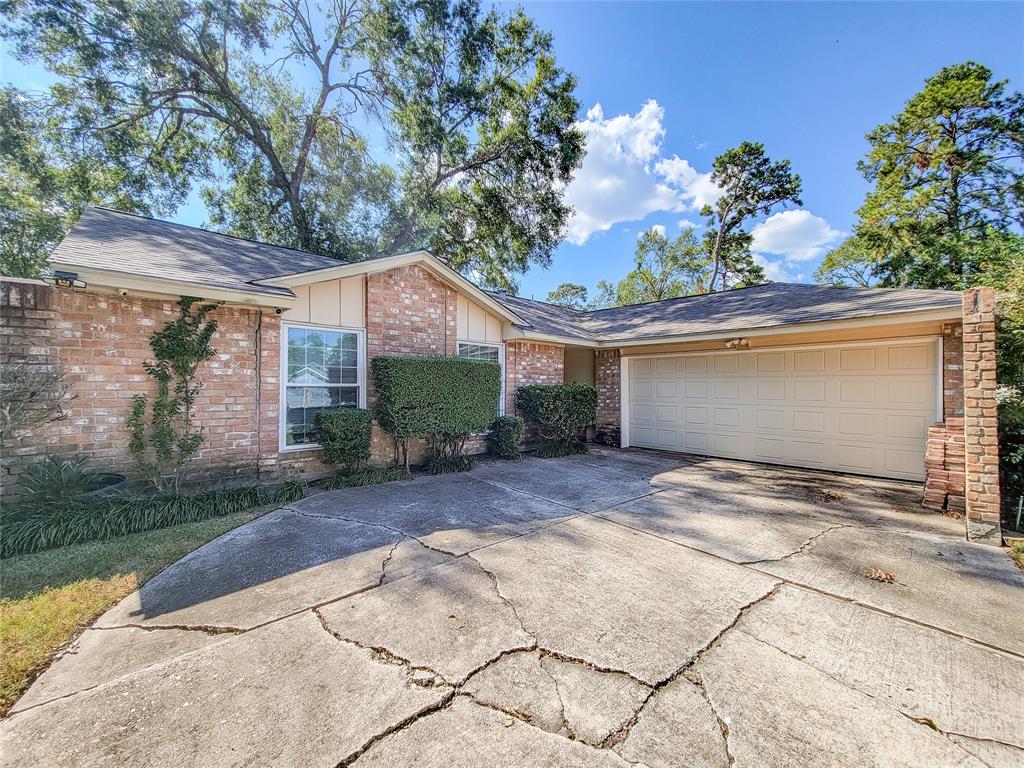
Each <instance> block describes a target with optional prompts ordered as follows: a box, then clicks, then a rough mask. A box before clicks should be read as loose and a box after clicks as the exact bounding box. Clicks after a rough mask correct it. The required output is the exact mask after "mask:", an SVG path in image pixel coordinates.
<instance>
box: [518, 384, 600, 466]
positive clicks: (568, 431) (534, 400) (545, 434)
mask: <svg viewBox="0 0 1024 768" xmlns="http://www.w3.org/2000/svg"><path fill="white" fill-rule="evenodd" d="M516 407H517V408H518V409H519V411H520V412H522V414H523V415H524V416H525V417H526V420H527V421H529V422H531V423H532V424H535V425H536V426H537V431H538V433H539V434H540V437H541V440H542V441H543V442H542V443H541V446H540V448H539V449H538V450H537V455H538V456H543V457H552V456H568V455H569V454H573V453H586V452H587V445H586V443H584V442H583V441H582V440H580V437H579V436H580V433H581V432H583V430H584V429H586V428H587V427H588V426H590V425H591V424H594V423H595V422H596V421H597V390H596V389H594V387H592V386H590V385H589V384H530V385H528V386H525V387H520V388H519V389H517V390H516Z"/></svg>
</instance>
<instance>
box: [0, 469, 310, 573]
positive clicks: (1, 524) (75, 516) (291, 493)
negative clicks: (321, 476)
mask: <svg viewBox="0 0 1024 768" xmlns="http://www.w3.org/2000/svg"><path fill="white" fill-rule="evenodd" d="M305 495H306V485H305V483H303V482H301V481H299V480H289V481H288V482H286V483H283V484H282V485H280V486H278V487H277V488H267V487H266V486H262V485H248V486H242V487H239V488H218V489H215V490H212V491H204V492H202V493H196V494H191V495H187V496H185V495H173V494H162V495H156V496H127V495H116V496H79V497H75V498H72V499H67V500H65V501H62V502H56V503H54V502H51V503H48V504H31V503H24V504H18V505H12V506H13V507H14V508H13V509H11V508H8V509H5V510H4V515H3V518H2V519H0V557H4V558H6V557H13V556H15V555H26V554H29V553H31V552H39V551H41V550H44V549H53V548H54V547H64V546H68V545H69V544H80V543H82V542H85V541H96V540H99V539H112V538H114V537H116V536H125V535H127V534H129V533H141V532H143V531H152V530H155V529H157V528H168V527H170V526H172V525H181V524H182V523H194V522H197V521H199V520H207V519H209V518H211V517H223V516H224V515H231V514H234V513H235V512H242V511H244V510H247V509H254V508H255V507H261V506H263V505H264V504H271V503H274V504H288V503H289V502H292V501H297V500H298V499H301V498H302V497H304V496H305Z"/></svg>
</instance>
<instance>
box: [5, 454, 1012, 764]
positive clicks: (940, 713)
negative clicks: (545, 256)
mask: <svg viewBox="0 0 1024 768" xmlns="http://www.w3.org/2000/svg"><path fill="white" fill-rule="evenodd" d="M495 467H498V468H501V469H502V470H505V471H507V473H508V477H509V478H510V480H509V482H510V486H509V487H502V485H501V483H502V482H503V478H502V477H501V476H498V475H494V476H493V477H492V476H491V474H492V473H495V472H496V470H495ZM483 475H486V478H485V477H482V476H483ZM513 485H514V486H516V487H518V488H520V490H516V489H515V488H513V487H511V486H513ZM908 487H909V486H907V485H906V484H899V483H887V482H886V481H875V480H867V479H863V478H852V477H842V476H837V475H829V474H824V473H814V472H809V471H808V472H805V471H802V470H788V469H781V468H772V467H765V466H757V465H749V464H742V463H739V462H729V461H726V460H706V459H699V458H695V457H669V456H667V455H665V454H654V453H647V452H641V451H627V452H618V451H613V450H607V449H595V451H594V453H592V454H590V455H587V456H576V457H567V458H564V459H553V460H536V461H527V462H523V463H522V464H515V465H512V464H485V465H482V466H481V467H479V468H478V469H477V470H474V471H473V472H470V473H466V474H463V475H458V476H452V475H448V476H440V477H436V478H428V479H423V480H420V479H417V480H415V481H412V482H403V483H397V484H389V485H385V486H375V487H367V488H361V489H345V490H343V491H338V492H332V493H324V494H320V495H319V496H316V497H313V498H310V499H307V500H305V501H303V502H299V503H298V504H296V505H295V506H296V509H285V510H281V511H278V512H277V513H272V514H271V515H269V516H266V517H264V518H261V519H259V520H257V521H254V522H252V523H250V524H248V525H246V526H243V527H241V528H239V529H236V530H235V531H233V532H231V533H229V534H227V535H226V536H224V537H222V538H221V539H218V540H217V541H215V542H212V543H211V544H210V545H208V546H207V547H204V548H202V549H200V550H198V551H197V552H196V553H194V554H193V555H190V556H189V557H187V558H185V559H184V560H182V561H180V562H179V563H177V564H175V565H174V566H172V567H171V568H170V569H168V571H166V572H165V573H164V574H163V575H161V576H159V577H157V578H156V579H154V580H153V581H151V582H150V583H149V585H147V586H146V587H145V588H144V589H143V591H142V593H141V594H139V595H136V596H135V597H134V598H131V599H129V600H128V601H126V602H125V603H124V604H122V605H120V606H118V607H116V608H115V609H114V610H112V611H111V612H110V613H108V614H107V615H106V616H104V617H103V618H102V619H101V622H100V623H101V625H103V626H105V627H108V628H105V629H93V630H89V631H87V632H86V634H85V635H84V636H83V638H82V639H81V641H80V642H79V644H78V646H77V648H76V649H75V650H74V651H73V652H72V653H69V654H67V655H66V656H65V657H63V658H62V659H60V660H59V661H58V662H57V663H56V664H55V665H54V666H53V668H52V670H51V671H50V672H48V673H46V674H45V675H43V677H42V678H41V679H40V681H39V682H38V683H37V686H36V687H34V688H33V689H31V690H30V692H29V694H28V695H27V696H26V698H25V699H24V700H23V702H21V703H20V707H21V709H20V711H18V712H16V713H15V714H13V715H12V716H11V717H10V718H9V719H8V720H6V721H5V722H3V723H2V725H0V750H2V757H0V764H2V765H14V764H17V765H18V766H19V767H20V766H22V765H25V766H34V765H47V766H49V765H58V766H62V765H68V766H70V765H75V766H78V765H84V766H93V765H111V764H116V765H122V764H123V765H129V766H130V765H143V764H146V765H150V764H167V765H182V764H202V765H204V766H205V765H303V766H310V767H311V768H316V767H317V766H325V768H341V767H342V766H346V765H351V764H356V765H366V764H371V765H374V764H381V765H385V764H386V765H417V766H422V765H437V766H443V767H444V768H449V766H450V765H456V766H460V765H483V766H486V767H487V768H493V766H495V765H552V766H554V765H557V766H565V765H587V766H591V765H598V766H603V765H615V766H621V765H626V764H637V765H640V764H643V765H649V766H652V768H656V767H657V766H675V765H694V766H699V765H707V766H713V767H714V768H719V766H721V767H722V768H725V766H726V765H727V764H728V763H729V761H730V760H733V761H734V764H735V765H743V764H747V765H785V766H787V768H790V767H791V766H792V767H793V768H802V767H804V766H806V768H818V766H821V765H829V766H833V765H834V766H844V765H851V766H852V765H857V766H858V768H859V766H862V765H879V766H881V765H885V766H898V765H915V766H916V765H944V766H945V765H963V766H976V765H981V764H986V765H988V766H997V765H998V766H1000V768H1002V766H1015V765H1020V764H1021V754H1022V751H1021V750H1019V749H1017V746H1016V745H1019V744H1020V743H1021V739H1020V738H1019V731H1020V726H1019V723H1020V717H1019V716H1017V715H1016V713H1017V712H1020V711H1021V710H1022V708H1024V705H1022V702H1021V694H1020V693H1019V692H1018V690H1017V688H1018V687H1019V686H1016V683H1017V682H1018V681H1019V680H1020V679H1021V673H1020V666H1019V665H1020V663H1021V659H1020V656H1021V651H1020V648H1019V644H1020V643H1021V642H1024V639H1022V638H1021V637H1020V633H1019V627H1018V624H1019V622H1014V621H1013V620H1012V619H1013V618H1014V617H1015V616H1016V615H1017V614H1019V606H1020V604H1021V602H1022V600H1021V597H1022V596H1024V590H1022V589H1021V587H1022V586H1024V584H1022V580H1024V576H1022V574H1020V573H1019V572H1018V571H1017V570H1016V569H1015V568H1014V566H1013V564H1012V563H1011V561H1010V560H1009V559H1008V558H1006V557H1005V555H1004V554H1003V553H1001V552H999V551H997V550H993V549H991V548H987V547H979V546H975V545H971V544H968V543H966V542H964V541H963V530H962V524H958V523H956V522H955V521H952V520H949V519H948V518H945V517H943V516H941V515H925V514H921V513H920V512H919V511H918V509H919V508H914V505H915V504H916V501H914V499H912V498H910V497H911V496H913V494H910V493H909V492H908V490H907V488H908ZM638 491H639V492H640V493H639V494H638ZM530 494H533V495H530ZM634 494H637V495H643V496H645V498H644V499H642V500H639V501H637V500H635V496H634ZM544 495H550V498H552V499H554V500H545V499H543V498H540V496H544ZM908 499H910V500H909V501H908ZM615 504H618V505H619V508H618V509H616V510H614V511H608V509H607V507H608V506H609V505H615ZM567 505H568V506H567ZM579 509H582V510H587V511H593V510H595V509H598V510H602V511H599V515H597V516H595V515H588V514H586V513H585V512H578V511H577V510H579ZM609 518H610V519H609ZM624 524H625V525H628V526H631V527H625V525H624ZM638 528H639V529H642V530H637V529H638ZM702 550H703V551H702ZM456 556H457V557H456ZM751 559H753V560H754V561H755V562H753V563H752V564H739V563H737V562H736V561H749V560H751ZM871 567H877V568H879V569H882V570H887V571H891V572H893V573H895V575H896V583H894V584H882V583H879V582H875V581H870V580H868V579H866V578H865V577H864V572H865V571H866V570H867V569H868V568H871ZM783 579H788V580H790V581H791V582H800V583H804V584H807V585H808V586H806V587H798V586H795V585H793V584H785V585H784V584H783V582H782V580H783ZM815 589H816V590H819V591H818V592H812V591H810V590H815ZM852 601H861V602H863V603H865V604H868V605H873V606H876V608H873V609H869V608H867V607H864V606H862V605H858V604H856V603H854V602H852ZM311 606H315V607H314V608H313V609H312V610H310V608H311ZM122 622H123V623H126V624H128V625H132V624H140V625H142V627H144V629H143V628H134V627H130V628H116V627H117V626H118V624H119V623H122ZM922 622H923V623H922ZM109 627H115V628H109ZM251 627H254V628H252V629H249V628H251ZM937 627H942V628H944V629H943V630H940V629H938V628H937ZM243 630H246V631H243ZM215 633H221V634H215ZM955 633H960V634H962V635H966V636H968V637H972V638H975V639H976V640H977V642H969V641H967V640H964V639H961V638H960V637H958V636H956V634H955ZM985 643H988V646H986V645H985ZM989 646H997V647H998V648H997V649H993V648H992V647H989ZM1015 654H1016V655H1015ZM55 696H56V697H57V698H53V697H55ZM912 718H916V719H912ZM939 729H941V730H942V731H944V733H943V732H940V730H939ZM594 745H599V746H594ZM2 761H6V762H2Z"/></svg>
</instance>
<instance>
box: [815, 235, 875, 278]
mask: <svg viewBox="0 0 1024 768" xmlns="http://www.w3.org/2000/svg"><path fill="white" fill-rule="evenodd" d="M875 270H876V265H875V263H874V261H873V258H872V255H871V253H870V251H869V250H868V249H867V248H866V247H865V245H864V241H863V240H861V239H859V238H857V237H851V238H848V239H847V240H844V241H843V242H842V243H840V244H839V246H838V247H836V248H833V249H832V250H831V251H829V252H828V253H826V254H825V258H824V259H823V260H822V262H821V266H819V267H818V268H817V269H816V270H815V271H814V279H815V280H816V281H817V282H819V283H822V284H828V285H852V286H856V287H858V288H869V287H871V286H873V285H875V284H877V282H878V278H877V276H876V274H875Z"/></svg>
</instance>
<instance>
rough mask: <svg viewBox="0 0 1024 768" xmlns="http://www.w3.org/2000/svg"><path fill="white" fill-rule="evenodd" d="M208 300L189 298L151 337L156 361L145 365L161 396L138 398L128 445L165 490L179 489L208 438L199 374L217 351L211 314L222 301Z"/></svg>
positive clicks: (134, 400) (134, 401)
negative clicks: (198, 412)
mask: <svg viewBox="0 0 1024 768" xmlns="http://www.w3.org/2000/svg"><path fill="white" fill-rule="evenodd" d="M202 301H203V300H202V299H198V298H195V297H193V296H183V297H182V298H181V300H180V301H178V307H179V309H180V312H179V314H178V317H176V318H175V319H174V320H172V321H170V322H169V323H167V325H165V326H164V327H163V328H161V329H160V330H158V331H156V332H154V333H153V335H152V336H150V339H149V346H150V348H151V349H152V350H153V354H154V356H155V357H156V362H152V363H151V362H149V361H147V362H145V363H144V364H143V367H144V368H145V370H146V373H147V374H149V376H150V377H152V378H153V379H154V380H155V381H156V383H157V394H156V397H155V398H154V399H153V400H152V404H151V403H150V397H149V395H146V394H137V395H135V396H134V397H133V398H132V414H131V417H130V418H129V419H128V429H129V430H130V431H131V441H130V442H129V444H128V449H129V451H130V452H131V454H132V457H133V459H134V460H135V465H136V467H137V468H138V470H139V471H140V472H141V473H142V474H143V475H144V476H145V477H146V478H147V479H148V480H149V481H150V482H151V483H152V484H153V486H154V487H155V488H157V489H158V490H160V491H177V490H178V489H179V487H180V485H181V481H182V480H183V479H184V475H185V470H186V467H187V465H188V463H189V461H190V460H191V459H192V458H193V457H194V456H195V455H196V454H197V453H198V452H199V447H200V446H201V445H202V444H203V440H204V435H203V429H202V427H199V426H196V424H195V422H194V416H195V401H196V397H197V395H198V394H199V392H200V390H201V389H202V388H203V384H202V382H201V381H196V373H197V372H198V370H199V366H200V364H202V363H203V362H205V361H206V360H209V359H210V358H211V357H213V356H214V355H215V354H216V350H215V349H213V347H211V346H210V340H211V339H212V338H213V334H214V333H216V331H217V321H216V320H211V319H208V317H207V316H208V315H209V314H210V312H212V311H213V310H214V309H216V308H217V305H216V304H203V303H202ZM147 410H148V412H149V417H148V418H147V415H146V414H147Z"/></svg>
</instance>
